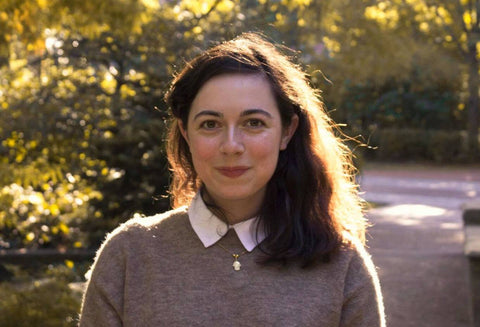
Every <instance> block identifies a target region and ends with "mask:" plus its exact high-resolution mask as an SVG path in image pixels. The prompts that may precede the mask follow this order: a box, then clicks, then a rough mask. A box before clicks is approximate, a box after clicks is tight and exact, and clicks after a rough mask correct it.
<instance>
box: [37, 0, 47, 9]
mask: <svg viewBox="0 0 480 327" xmlns="http://www.w3.org/2000/svg"><path fill="white" fill-rule="evenodd" d="M37 4H38V7H39V8H40V9H47V6H48V1H47V0H37Z"/></svg>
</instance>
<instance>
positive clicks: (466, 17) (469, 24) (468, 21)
mask: <svg viewBox="0 0 480 327" xmlns="http://www.w3.org/2000/svg"><path fill="white" fill-rule="evenodd" d="M463 21H464V22H465V25H466V26H467V28H472V21H473V17H472V15H471V14H470V12H468V11H465V12H464V13H463Z"/></svg>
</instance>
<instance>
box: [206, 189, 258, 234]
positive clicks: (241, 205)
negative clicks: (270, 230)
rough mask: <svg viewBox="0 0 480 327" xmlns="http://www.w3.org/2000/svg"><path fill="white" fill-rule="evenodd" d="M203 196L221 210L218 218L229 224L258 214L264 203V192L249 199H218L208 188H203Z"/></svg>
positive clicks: (209, 203) (208, 203) (208, 202)
mask: <svg viewBox="0 0 480 327" xmlns="http://www.w3.org/2000/svg"><path fill="white" fill-rule="evenodd" d="M202 197H203V200H204V202H205V203H206V204H207V206H208V205H211V206H213V208H215V209H216V210H214V211H217V210H218V211H219V212H220V213H221V214H219V215H218V216H219V217H218V218H220V219H222V220H225V222H226V223H228V224H229V225H234V224H238V223H240V222H242V221H245V220H248V219H250V218H253V217H255V216H257V215H258V212H259V209H260V207H261V204H262V200H263V194H259V195H256V196H252V197H249V198H247V199H235V200H228V199H218V198H214V197H212V196H211V195H210V194H209V193H208V192H207V191H206V190H203V192H202Z"/></svg>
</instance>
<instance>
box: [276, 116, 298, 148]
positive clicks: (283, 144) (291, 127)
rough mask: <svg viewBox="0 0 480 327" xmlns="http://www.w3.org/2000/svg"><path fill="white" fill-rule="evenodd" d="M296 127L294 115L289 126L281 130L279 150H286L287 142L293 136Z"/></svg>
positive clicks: (296, 117)
mask: <svg viewBox="0 0 480 327" xmlns="http://www.w3.org/2000/svg"><path fill="white" fill-rule="evenodd" d="M297 127H298V115H297V114H294V115H293V116H292V119H291V120H290V125H288V126H287V127H286V128H284V129H283V135H282V141H281V143H280V150H285V149H286V148H287V145H288V142H290V139H291V138H292V136H293V134H295V131H296V130H297Z"/></svg>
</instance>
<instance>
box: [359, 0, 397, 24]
mask: <svg viewBox="0 0 480 327" xmlns="http://www.w3.org/2000/svg"><path fill="white" fill-rule="evenodd" d="M364 15H365V18H367V19H370V20H373V21H376V22H377V24H378V25H380V26H381V27H384V28H395V27H396V26H397V23H398V20H399V15H398V12H397V10H396V9H395V8H388V7H387V4H386V3H385V2H380V3H379V4H377V5H375V6H369V7H367V8H365V13H364Z"/></svg>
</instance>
